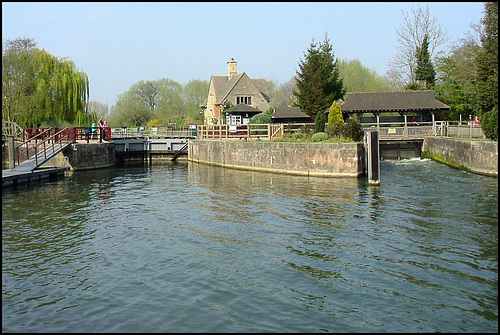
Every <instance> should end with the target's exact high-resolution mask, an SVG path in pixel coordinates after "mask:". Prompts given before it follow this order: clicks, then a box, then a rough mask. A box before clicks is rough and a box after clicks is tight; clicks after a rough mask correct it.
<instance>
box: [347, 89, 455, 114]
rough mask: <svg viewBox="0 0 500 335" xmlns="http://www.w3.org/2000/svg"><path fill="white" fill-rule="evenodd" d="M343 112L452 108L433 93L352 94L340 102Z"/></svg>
mask: <svg viewBox="0 0 500 335" xmlns="http://www.w3.org/2000/svg"><path fill="white" fill-rule="evenodd" d="M340 105H341V109H342V112H350V113H356V112H357V113H362V112H367V113H368V112H404V111H419V110H420V111H437V110H444V109H450V106H448V105H445V104H444V103H442V102H440V101H438V100H436V99H435V98H434V92H433V91H403V92H352V93H347V97H346V101H345V102H340Z"/></svg>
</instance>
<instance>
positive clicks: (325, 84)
mask: <svg viewBox="0 0 500 335" xmlns="http://www.w3.org/2000/svg"><path fill="white" fill-rule="evenodd" d="M332 50H333V49H332V46H331V45H330V41H329V39H328V36H327V35H326V34H325V40H324V42H323V43H320V44H318V43H315V42H314V40H313V41H312V42H311V45H310V47H309V48H308V49H307V54H305V59H304V60H302V59H301V60H300V63H299V68H300V72H299V71H296V72H297V89H296V90H295V91H294V92H293V96H294V97H296V98H297V100H296V106H298V107H300V109H301V110H302V112H304V113H305V114H307V115H309V116H312V117H314V116H316V115H317V114H318V113H319V112H324V111H326V110H327V109H328V107H330V105H331V104H332V101H335V100H338V99H341V98H343V96H344V93H345V91H344V88H343V84H342V79H341V78H340V74H339V70H338V67H337V61H336V60H335V57H334V53H333V51H332Z"/></svg>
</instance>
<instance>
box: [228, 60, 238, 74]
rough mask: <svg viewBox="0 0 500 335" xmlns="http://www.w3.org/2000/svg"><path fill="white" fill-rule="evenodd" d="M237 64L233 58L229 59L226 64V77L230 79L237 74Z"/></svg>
mask: <svg viewBox="0 0 500 335" xmlns="http://www.w3.org/2000/svg"><path fill="white" fill-rule="evenodd" d="M237 64H238V63H236V61H235V60H234V58H231V60H230V61H229V62H227V77H228V79H231V78H232V77H233V76H234V75H235V74H236V73H237V72H238V70H237Z"/></svg>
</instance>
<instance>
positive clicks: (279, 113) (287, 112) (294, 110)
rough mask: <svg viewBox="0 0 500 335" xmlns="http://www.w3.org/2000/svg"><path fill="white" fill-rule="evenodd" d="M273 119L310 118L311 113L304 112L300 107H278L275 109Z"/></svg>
mask: <svg viewBox="0 0 500 335" xmlns="http://www.w3.org/2000/svg"><path fill="white" fill-rule="evenodd" d="M271 118H273V119H284V118H286V119H291V118H293V119H296V118H299V119H302V118H310V116H309V115H307V114H305V113H303V112H302V111H301V110H300V107H278V108H276V109H274V112H273V115H272V116H271Z"/></svg>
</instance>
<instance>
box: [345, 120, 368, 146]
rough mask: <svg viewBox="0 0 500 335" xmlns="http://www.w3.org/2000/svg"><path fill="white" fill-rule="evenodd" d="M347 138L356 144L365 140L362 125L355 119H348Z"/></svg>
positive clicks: (346, 126) (346, 125)
mask: <svg viewBox="0 0 500 335" xmlns="http://www.w3.org/2000/svg"><path fill="white" fill-rule="evenodd" d="M345 133H346V136H347V137H348V138H350V139H352V140H353V141H355V142H360V141H362V140H363V135H364V134H363V129H362V128H361V125H360V124H359V123H358V122H356V121H354V120H353V119H348V120H347V121H346V124H345Z"/></svg>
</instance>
